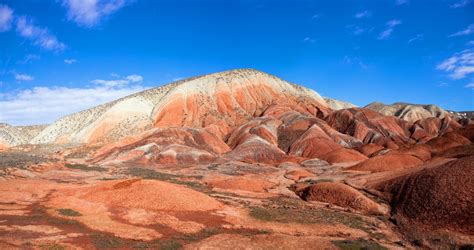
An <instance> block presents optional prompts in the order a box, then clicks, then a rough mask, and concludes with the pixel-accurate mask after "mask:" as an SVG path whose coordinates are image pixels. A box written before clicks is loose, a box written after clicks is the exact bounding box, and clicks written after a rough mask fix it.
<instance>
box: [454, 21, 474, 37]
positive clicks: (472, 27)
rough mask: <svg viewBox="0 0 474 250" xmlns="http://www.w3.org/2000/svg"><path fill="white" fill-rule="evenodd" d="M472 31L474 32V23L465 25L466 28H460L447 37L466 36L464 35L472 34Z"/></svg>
mask: <svg viewBox="0 0 474 250" xmlns="http://www.w3.org/2000/svg"><path fill="white" fill-rule="evenodd" d="M472 33H474V23H473V24H471V25H469V26H467V28H466V29H464V30H461V31H458V32H456V33H453V34H451V35H449V36H448V37H455V36H466V35H470V34H472Z"/></svg>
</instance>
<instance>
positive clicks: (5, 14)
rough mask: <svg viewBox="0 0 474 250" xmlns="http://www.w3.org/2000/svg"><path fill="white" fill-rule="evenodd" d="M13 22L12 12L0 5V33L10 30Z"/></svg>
mask: <svg viewBox="0 0 474 250" xmlns="http://www.w3.org/2000/svg"><path fill="white" fill-rule="evenodd" d="M12 22H13V10H12V9H11V8H10V7H8V6H6V5H3V4H0V32H4V31H8V30H10V28H11V26H12Z"/></svg>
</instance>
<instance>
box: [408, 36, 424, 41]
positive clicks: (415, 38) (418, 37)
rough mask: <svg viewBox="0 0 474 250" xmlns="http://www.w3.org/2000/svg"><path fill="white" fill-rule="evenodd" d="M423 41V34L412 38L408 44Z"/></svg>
mask: <svg viewBox="0 0 474 250" xmlns="http://www.w3.org/2000/svg"><path fill="white" fill-rule="evenodd" d="M421 40H423V34H417V35H416V36H414V37H412V38H410V40H408V43H412V42H415V41H421Z"/></svg>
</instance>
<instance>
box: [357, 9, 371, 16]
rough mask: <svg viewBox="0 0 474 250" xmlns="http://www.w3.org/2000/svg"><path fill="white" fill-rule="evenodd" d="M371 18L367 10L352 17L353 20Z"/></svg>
mask: <svg viewBox="0 0 474 250" xmlns="http://www.w3.org/2000/svg"><path fill="white" fill-rule="evenodd" d="M370 16H372V13H371V12H370V11H368V10H364V11H361V12H357V13H356V14H355V15H354V17H355V18H365V17H370Z"/></svg>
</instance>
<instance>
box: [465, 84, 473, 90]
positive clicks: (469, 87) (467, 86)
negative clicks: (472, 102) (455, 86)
mask: <svg viewBox="0 0 474 250" xmlns="http://www.w3.org/2000/svg"><path fill="white" fill-rule="evenodd" d="M464 87H466V88H468V89H472V90H474V82H471V83H468V84H466V85H465V86H464Z"/></svg>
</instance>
